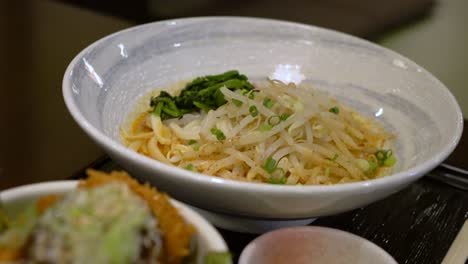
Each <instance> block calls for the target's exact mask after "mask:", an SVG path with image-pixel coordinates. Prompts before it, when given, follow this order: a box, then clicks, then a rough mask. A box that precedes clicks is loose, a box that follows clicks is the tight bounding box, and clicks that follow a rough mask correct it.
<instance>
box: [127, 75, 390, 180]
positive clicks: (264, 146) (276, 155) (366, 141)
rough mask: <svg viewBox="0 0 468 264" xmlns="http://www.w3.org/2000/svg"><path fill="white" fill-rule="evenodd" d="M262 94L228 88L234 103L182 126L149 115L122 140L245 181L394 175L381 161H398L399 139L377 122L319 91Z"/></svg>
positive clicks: (186, 119) (268, 88) (268, 85)
mask: <svg viewBox="0 0 468 264" xmlns="http://www.w3.org/2000/svg"><path fill="white" fill-rule="evenodd" d="M255 88H256V89H257V90H255V91H250V92H249V93H247V94H245V93H244V94H243V93H242V92H241V91H239V90H230V89H228V88H226V87H221V88H220V89H219V90H220V92H221V93H222V94H223V96H224V98H225V100H226V102H227V103H225V104H224V105H221V106H219V107H218V108H217V109H215V110H210V111H208V112H205V111H202V112H201V113H190V114H186V115H185V116H183V117H181V118H179V119H176V118H174V119H167V120H164V121H162V120H161V118H160V117H159V116H157V115H155V114H152V113H150V112H148V111H147V112H143V113H141V114H140V115H138V116H137V118H136V119H135V120H134V121H133V123H132V125H131V128H130V129H123V130H122V132H121V137H122V139H123V142H124V144H125V145H127V146H128V147H129V148H131V149H133V150H135V151H137V152H139V153H141V154H143V155H147V156H150V157H152V158H154V159H156V160H159V161H161V162H164V163H167V164H171V165H175V166H178V167H182V168H186V169H188V170H192V171H195V172H199V173H203V174H208V175H212V176H218V177H222V178H227V179H234V180H241V181H251V182H263V183H276V184H288V185H298V184H300V185H302V184H312V185H318V184H336V183H346V182H354V181H362V180H368V179H374V178H378V177H382V176H384V175H385V174H388V173H389V172H390V170H391V167H392V166H393V164H394V163H395V160H394V158H393V156H392V159H393V162H388V163H387V162H386V161H385V160H379V159H378V158H377V157H376V153H377V151H383V153H384V154H385V155H387V154H386V153H390V154H389V157H390V155H392V152H391V151H387V152H385V150H383V148H384V147H388V146H389V144H390V139H391V138H392V137H393V136H392V135H391V134H388V133H387V132H385V131H384V130H383V128H382V127H381V126H380V125H379V124H377V123H376V122H375V121H372V120H371V119H369V118H367V117H364V116H362V115H360V114H358V113H356V112H354V111H353V110H352V109H350V108H348V107H346V106H344V105H342V104H340V103H339V102H337V100H336V99H334V98H332V97H330V96H329V95H328V94H326V93H324V92H321V91H318V90H315V89H310V88H304V87H297V86H296V85H294V84H288V85H286V84H284V83H282V82H280V81H277V80H270V81H269V82H264V83H261V84H260V85H256V87H255ZM175 90H176V92H173V93H172V94H173V95H174V94H176V93H177V92H179V91H180V88H177V89H175ZM169 92H170V91H169ZM145 103H146V102H145ZM385 158H388V157H386V156H385Z"/></svg>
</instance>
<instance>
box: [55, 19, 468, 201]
mask: <svg viewBox="0 0 468 264" xmlns="http://www.w3.org/2000/svg"><path fill="white" fill-rule="evenodd" d="M226 19H227V20H243V21H252V22H254V21H262V22H271V23H276V24H281V25H289V26H295V27H298V28H301V29H304V30H318V31H322V32H326V33H329V34H336V35H337V36H339V37H343V38H347V39H349V40H352V41H355V42H361V43H363V44H365V45H368V46H369V47H371V48H374V49H378V50H381V51H383V52H385V53H387V54H390V55H392V56H394V57H396V58H399V59H403V60H404V61H407V62H410V63H412V64H414V65H416V66H418V67H419V68H420V69H421V71H422V73H423V74H425V75H426V76H427V78H429V79H431V81H432V82H434V83H435V84H437V85H439V86H440V87H442V88H445V89H444V91H445V92H446V93H447V95H448V96H449V98H450V100H451V101H452V106H453V107H455V111H456V113H457V116H456V120H457V123H456V127H455V130H453V131H454V133H453V135H452V136H451V139H450V142H451V143H450V144H448V145H446V146H445V147H443V148H442V151H440V152H439V153H438V154H436V155H434V156H433V157H432V158H431V159H429V160H427V161H425V162H423V163H421V164H419V165H416V166H414V167H412V168H410V169H407V170H404V171H400V172H398V173H395V174H391V175H387V176H385V177H382V178H378V179H371V180H366V181H359V182H352V183H340V184H335V185H302V186H297V185H293V186H290V185H273V184H264V183H252V182H241V181H235V180H229V179H222V178H219V177H214V176H207V175H204V174H200V173H196V172H191V171H188V170H185V169H183V168H179V167H176V166H172V165H167V164H163V163H161V162H159V161H157V160H154V159H151V158H149V157H146V156H144V155H141V154H139V153H137V152H134V151H132V150H130V149H129V148H127V147H124V146H123V145H120V144H119V143H117V142H115V141H114V140H112V139H111V138H110V137H108V136H106V135H105V134H104V133H102V132H101V131H99V130H98V129H97V128H95V127H94V126H93V125H91V123H89V122H88V121H87V120H86V118H85V117H84V116H83V115H82V113H81V111H80V110H79V109H78V107H77V105H76V104H75V101H74V100H73V95H72V89H71V86H70V84H69V82H68V78H69V76H71V73H72V70H73V67H74V66H75V65H76V64H77V63H78V61H79V60H80V59H81V58H82V57H83V55H84V54H85V53H87V52H88V51H90V50H92V49H93V48H94V47H95V46H97V45H99V44H100V43H102V42H104V41H106V40H107V39H110V38H112V37H114V36H115V35H118V34H122V33H127V32H131V31H134V30H139V29H141V28H145V27H153V26H167V25H168V24H171V23H173V22H176V23H178V22H180V23H187V22H206V21H209V20H211V21H216V20H226ZM62 93H63V97H64V100H65V105H66V106H67V108H68V110H69V112H70V114H71V115H72V117H73V119H74V120H75V122H77V123H78V125H79V126H80V127H81V128H82V129H83V130H84V131H85V132H86V133H87V134H88V135H89V136H90V137H91V138H93V139H94V140H95V141H96V142H98V143H99V144H102V145H105V146H106V147H107V148H109V149H111V150H112V151H113V152H118V153H120V154H122V155H124V156H125V157H126V158H129V159H131V160H133V161H136V162H137V163H138V165H139V166H141V165H143V166H146V167H147V168H151V169H153V170H154V171H155V173H156V172H157V171H160V172H162V173H169V174H173V175H171V177H177V178H182V179H184V180H189V181H196V182H197V183H198V184H206V185H216V186H217V187H219V188H234V189H242V190H245V191H249V190H254V191H257V192H258V191H261V192H273V193H274V192H278V191H280V190H281V191H280V192H281V193H284V194H286V193H290V192H291V193H295V194H301V193H304V194H306V193H310V192H317V193H320V192H323V193H330V192H342V191H354V190H359V189H362V188H371V187H372V188H379V187H383V186H385V185H386V184H388V183H390V182H394V183H398V182H400V180H402V179H408V178H409V180H408V181H415V180H417V179H418V178H419V177H422V176H423V175H424V174H425V173H427V172H429V171H430V170H432V169H433V168H435V167H436V166H437V165H439V164H440V163H441V162H442V161H444V160H445V159H446V158H447V157H448V156H449V155H450V154H451V153H452V151H453V150H454V149H455V147H456V146H457V144H458V142H459V140H460V137H461V134H462V131H463V115H462V112H461V109H460V106H459V105H458V103H457V101H456V99H455V97H454V96H453V94H452V93H451V92H450V91H449V90H448V88H447V87H446V86H445V85H444V84H443V83H442V82H440V81H439V80H438V79H437V78H435V77H434V76H433V75H432V74H431V73H429V72H428V71H427V70H426V69H424V68H423V67H421V66H419V65H418V64H416V63H415V62H413V61H412V60H410V59H408V58H406V57H404V56H402V55H400V54H398V53H396V52H394V51H392V50H389V49H387V48H384V47H381V46H379V45H377V44H374V43H372V42H369V41H367V40H364V39H361V38H358V37H354V36H352V35H349V34H346V33H342V32H338V31H335V30H331V29H325V28H321V27H317V26H312V25H307V24H302V23H296V22H290V21H283V20H276V19H267V18H255V17H237V16H207V17H195V18H180V19H170V20H162V21H158V22H152V23H147V24H142V25H139V26H135V27H130V28H127V29H124V30H121V31H117V32H115V33H113V34H110V35H108V36H106V37H103V38H101V39H99V40H97V41H96V42H94V43H92V44H91V45H89V46H88V47H86V48H85V49H83V50H82V51H81V52H80V53H78V54H77V55H76V56H75V58H74V59H73V60H72V61H71V62H70V64H69V65H68V67H67V69H66V71H65V74H64V78H63V82H62ZM171 172H172V173H171Z"/></svg>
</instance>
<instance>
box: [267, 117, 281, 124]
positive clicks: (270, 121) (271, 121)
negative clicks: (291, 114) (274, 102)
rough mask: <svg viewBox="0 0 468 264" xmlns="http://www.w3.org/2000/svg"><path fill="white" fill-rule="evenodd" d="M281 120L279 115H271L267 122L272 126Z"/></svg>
mask: <svg viewBox="0 0 468 264" xmlns="http://www.w3.org/2000/svg"><path fill="white" fill-rule="evenodd" d="M280 122H281V117H280V116H278V115H272V116H270V117H269V118H268V124H269V125H272V126H276V125H277V124H279V123H280Z"/></svg>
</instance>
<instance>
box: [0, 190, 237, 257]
mask: <svg viewBox="0 0 468 264" xmlns="http://www.w3.org/2000/svg"><path fill="white" fill-rule="evenodd" d="M77 183H78V182H77V181H53V182H45V183H36V184H30V185H24V186H20V187H15V188H12V189H8V190H5V191H2V192H0V201H1V202H2V206H3V209H4V210H5V212H6V213H7V214H8V215H12V216H14V215H17V214H18V213H19V212H21V210H22V208H25V207H26V206H27V205H28V204H31V203H33V202H35V201H36V200H37V199H38V198H39V197H42V196H45V195H48V194H59V195H60V194H66V193H69V192H71V191H73V190H74V189H76V186H77ZM171 202H172V204H173V205H174V206H175V207H176V208H177V209H178V210H179V212H180V214H181V215H182V216H183V217H184V218H185V220H187V221H188V222H190V223H191V224H192V225H193V226H194V227H195V228H196V230H197V233H196V239H197V247H198V248H197V250H198V251H197V252H198V255H197V258H198V259H197V263H204V262H203V258H204V256H205V255H206V253H208V252H227V251H229V249H228V247H227V245H226V242H225V241H224V239H223V238H222V236H221V235H220V234H219V233H218V231H217V230H216V229H215V228H214V227H213V226H212V225H211V224H210V223H208V222H207V221H206V220H205V219H204V218H203V217H202V216H200V215H199V214H198V213H196V212H195V211H193V210H192V209H190V208H189V207H187V206H186V205H184V204H183V203H181V202H178V201H176V200H174V199H171Z"/></svg>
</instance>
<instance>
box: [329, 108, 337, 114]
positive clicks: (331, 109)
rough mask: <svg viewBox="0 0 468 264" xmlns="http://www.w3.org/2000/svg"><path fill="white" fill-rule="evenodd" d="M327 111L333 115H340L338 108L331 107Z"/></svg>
mask: <svg viewBox="0 0 468 264" xmlns="http://www.w3.org/2000/svg"><path fill="white" fill-rule="evenodd" d="M328 111H329V112H330V113H334V114H339V113H340V109H339V108H338V106H335V107H332V108H330V109H329V110H328Z"/></svg>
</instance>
